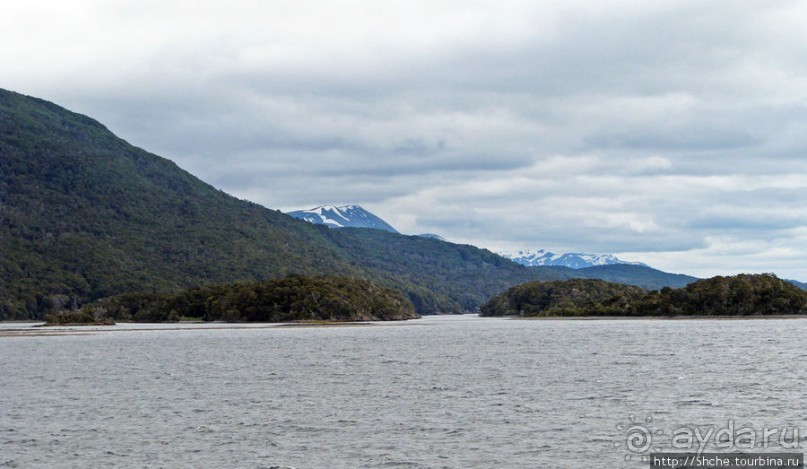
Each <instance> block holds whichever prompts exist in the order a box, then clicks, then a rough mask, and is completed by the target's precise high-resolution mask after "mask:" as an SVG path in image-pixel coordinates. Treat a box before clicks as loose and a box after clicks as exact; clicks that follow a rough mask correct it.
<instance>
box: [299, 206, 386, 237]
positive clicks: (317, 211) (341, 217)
mask: <svg viewBox="0 0 807 469" xmlns="http://www.w3.org/2000/svg"><path fill="white" fill-rule="evenodd" d="M288 215H291V216H292V217H294V218H298V219H300V220H305V221H307V222H310V223H314V224H316V225H328V226H329V227H331V228H374V229H377V230H385V231H390V232H392V233H397V232H398V231H397V230H396V229H395V228H393V227H391V226H390V225H389V224H387V222H385V221H384V220H382V219H380V218H378V217H377V216H375V215H373V214H372V213H370V212H368V211H367V210H365V209H363V208H361V207H360V206H358V205H342V206H341V207H337V206H334V205H321V206H319V207H315V208H312V209H310V210H297V211H295V212H289V213H288Z"/></svg>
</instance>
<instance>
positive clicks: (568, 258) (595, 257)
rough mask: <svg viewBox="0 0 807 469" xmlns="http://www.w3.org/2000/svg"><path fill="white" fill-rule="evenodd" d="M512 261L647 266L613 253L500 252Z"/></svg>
mask: <svg viewBox="0 0 807 469" xmlns="http://www.w3.org/2000/svg"><path fill="white" fill-rule="evenodd" d="M500 254H501V255H502V256H503V257H506V258H508V259H510V260H512V261H513V262H515V263H517V264H521V265H526V266H528V267H533V266H539V265H547V266H562V267H570V268H572V269H583V268H586V267H594V266H598V265H613V264H628V265H640V266H643V267H648V266H647V265H646V264H643V263H641V262H628V261H623V260H622V259H620V258H618V257H616V256H614V255H613V254H585V253H580V252H568V253H565V254H555V253H554V252H549V251H544V250H543V249H539V250H538V251H532V250H523V251H516V252H511V253H506V252H503V253H500Z"/></svg>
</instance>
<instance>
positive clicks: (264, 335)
mask: <svg viewBox="0 0 807 469" xmlns="http://www.w3.org/2000/svg"><path fill="white" fill-rule="evenodd" d="M6 327H8V326H6ZM137 327H143V326H137ZM172 327H173V326H172ZM183 327H187V326H183ZM131 328H132V326H129V327H128V328H126V327H118V328H116V329H114V330H108V331H106V332H93V333H88V334H78V333H74V332H69V333H66V334H65V335H47V336H41V335H29V334H27V333H25V334H21V335H13V336H12V335H10V334H8V333H0V373H1V374H0V376H2V378H1V379H2V381H0V383H2V392H0V467H53V466H58V467H110V466H118V467H253V468H257V467H276V466H280V467H301V468H308V467H316V468H319V467H346V468H347V467H429V468H431V467H523V466H532V467H646V464H642V462H641V461H642V456H645V455H647V454H648V452H649V451H651V450H654V449H661V450H669V449H673V446H672V444H671V436H672V435H673V434H674V433H675V432H678V433H679V434H680V432H681V431H682V429H686V428H692V429H694V428H696V427H697V428H698V430H703V432H704V433H705V432H706V431H707V430H708V428H712V429H713V430H714V431H717V430H721V429H724V428H725V429H727V428H728V427H729V426H732V427H733V428H734V429H735V432H736V429H739V428H746V427H747V428H751V429H754V430H755V431H758V432H759V433H760V434H761V433H762V431H763V430H764V429H769V428H773V427H776V428H784V429H785V430H789V431H790V433H789V434H788V435H790V436H792V434H793V429H800V427H802V426H804V427H807V424H805V421H807V419H806V417H807V410H806V409H807V406H805V405H804V402H805V398H806V397H807V392H806V391H805V382H807V351H805V350H804V340H803V338H804V337H805V332H807V321H805V320H715V321H712V320H671V321H658V320H636V321H633V320H613V321H604V320H603V321H579V320H577V321H562V320H508V319H483V318H476V317H468V316H464V317H449V318H445V317H443V318H427V319H423V320H417V321H410V322H406V323H391V324H373V325H367V326H350V327H305V328H299V327H295V328H286V327H271V328H264V327H250V328H234V329H228V328H223V329H203V330H131ZM0 332H2V331H0ZM644 431H646V432H647V434H649V435H650V436H649V438H647V434H643V433H642V432H644ZM637 435H638V436H637ZM804 436H807V428H805V431H804V432H803V435H801V434H800V436H799V437H798V439H797V440H796V441H795V443H794V444H795V445H797V446H798V448H796V449H791V447H792V446H793V444H791V443H790V441H792V438H790V439H785V441H784V448H785V449H787V450H788V451H798V452H801V451H802V448H801V447H802V446H804V444H806V443H805V442H804V441H803V437H804ZM638 437H641V438H638ZM642 438H645V440H642ZM628 440H632V441H628ZM773 440H776V439H773ZM645 443H647V444H645ZM756 443H757V444H758V446H760V445H759V443H761V441H757V442H756ZM708 445H709V447H707V449H709V448H710V447H712V446H714V441H711V442H709V444H708ZM767 446H768V448H767V449H769V450H776V449H781V448H782V446H783V445H782V444H781V443H780V442H778V440H776V441H768V445H767ZM677 449H681V448H677ZM694 449H695V450H697V449H698V448H697V446H695V448H694ZM730 449H735V450H736V449H737V448H730ZM739 449H741V450H742V449H744V448H739ZM759 449H760V450H762V449H766V448H759Z"/></svg>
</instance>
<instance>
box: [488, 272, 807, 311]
mask: <svg viewBox="0 0 807 469" xmlns="http://www.w3.org/2000/svg"><path fill="white" fill-rule="evenodd" d="M805 313H807V292H805V291H804V290H801V289H799V288H798V287H796V286H794V285H792V284H790V283H788V282H786V281H784V280H781V279H779V278H777V277H776V276H775V275H772V274H760V275H750V274H741V275H736V276H733V277H720V276H719V277H713V278H710V279H705V280H699V281H697V282H693V283H691V284H689V285H687V286H686V287H684V288H677V289H672V288H663V289H661V290H660V291H651V292H647V291H645V290H642V289H640V288H637V287H632V286H628V285H620V284H616V283H609V282H605V281H603V280H588V279H575V280H566V281H555V282H530V283H525V284H522V285H518V286H515V287H513V288H510V289H509V290H507V291H505V292H503V293H501V294H500V295H497V296H495V297H493V298H491V299H490V300H489V301H488V302H487V303H485V304H484V305H483V306H482V307H481V309H480V315H481V316H524V317H552V316H567V317H568V316H751V315H754V316H772V315H791V314H805Z"/></svg>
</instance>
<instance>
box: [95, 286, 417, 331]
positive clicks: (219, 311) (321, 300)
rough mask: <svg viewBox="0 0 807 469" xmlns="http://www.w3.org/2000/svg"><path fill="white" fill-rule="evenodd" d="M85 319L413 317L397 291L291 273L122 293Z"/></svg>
mask: <svg viewBox="0 0 807 469" xmlns="http://www.w3.org/2000/svg"><path fill="white" fill-rule="evenodd" d="M80 312H81V313H83V314H86V315H87V316H91V317H103V318H110V319H114V320H122V321H134V322H176V321H179V320H181V319H182V318H188V317H192V318H199V319H201V320H204V321H230V322H236V321H238V322H240V321H250V322H288V321H391V320H403V319H413V318H417V317H418V315H417V313H416V312H415V308H414V307H413V306H412V303H411V302H410V301H409V299H408V298H406V296H404V295H403V294H402V293H401V292H399V291H396V290H392V289H390V288H387V287H384V286H381V285H379V284H377V283H374V282H370V281H367V280H362V279H356V278H348V277H316V276H301V275H291V276H288V277H285V278H280V279H273V280H265V281H262V282H243V283H233V284H227V285H216V286H207V287H199V288H192V289H189V290H185V291H183V292H180V293H176V294H164V293H128V294H123V295H118V296H115V297H111V298H105V299H102V300H99V301H96V302H93V303H91V304H89V305H87V306H85V307H84V308H82V309H81V311H80Z"/></svg>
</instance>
